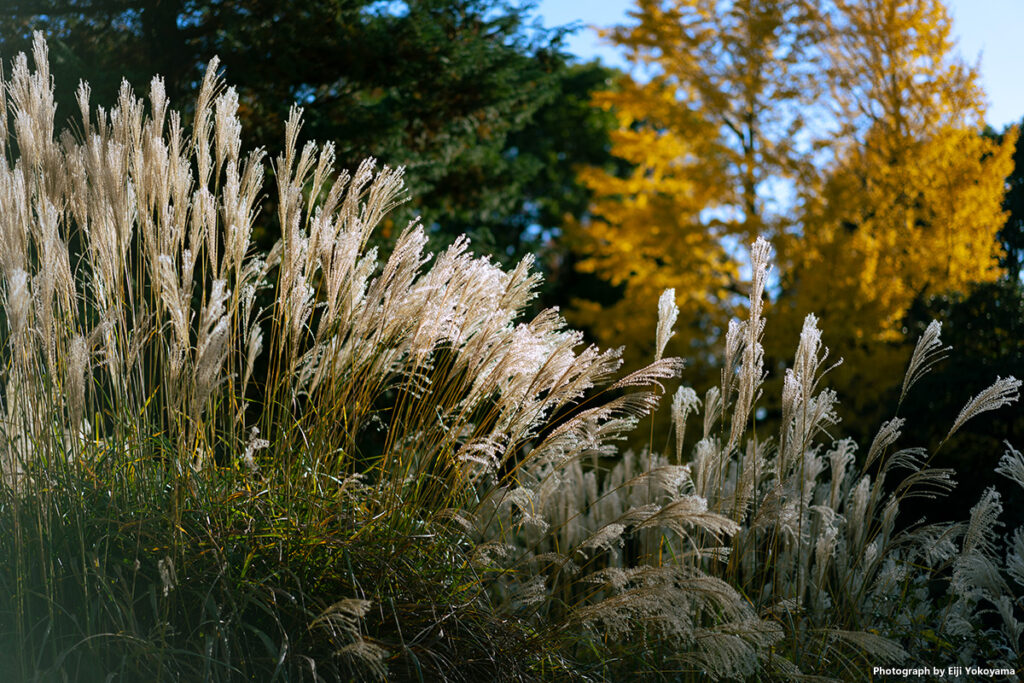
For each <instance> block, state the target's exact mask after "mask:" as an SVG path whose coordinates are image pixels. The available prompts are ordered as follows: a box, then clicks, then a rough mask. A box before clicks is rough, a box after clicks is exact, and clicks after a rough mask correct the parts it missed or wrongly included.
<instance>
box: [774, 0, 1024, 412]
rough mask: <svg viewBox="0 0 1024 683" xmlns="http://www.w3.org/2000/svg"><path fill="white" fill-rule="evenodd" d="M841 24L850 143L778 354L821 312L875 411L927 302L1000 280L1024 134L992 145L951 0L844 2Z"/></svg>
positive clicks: (826, 191) (839, 64)
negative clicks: (914, 310) (1008, 203)
mask: <svg viewBox="0 0 1024 683" xmlns="http://www.w3.org/2000/svg"><path fill="white" fill-rule="evenodd" d="M833 21H834V22H835V23H834V26H833V31H832V35H833V38H832V40H831V41H830V43H829V47H830V52H831V67H832V68H831V74H832V76H833V78H834V87H835V88H836V91H837V92H836V98H835V101H836V103H837V105H838V106H837V111H836V117H837V120H838V121H839V122H840V123H841V126H842V127H841V130H842V133H843V134H842V136H841V137H840V138H839V143H838V144H837V145H836V157H835V160H834V161H833V163H832V164H830V165H829V166H828V167H827V168H825V169H824V173H823V175H822V178H821V179H820V180H819V182H817V183H815V184H814V185H812V186H810V187H809V188H808V191H807V193H806V198H805V203H804V211H803V215H802V216H801V225H802V231H801V233H802V236H801V238H800V239H799V240H796V241H795V244H794V245H792V246H791V250H792V253H791V254H790V258H789V259H788V260H789V261H790V263H791V264H792V269H791V271H790V272H789V273H788V274H787V276H786V277H785V279H784V281H783V285H784V293H783V297H782V299H781V301H780V303H782V304H784V305H783V306H781V307H780V308H781V309H782V310H781V311H780V313H782V314H783V318H784V319H785V320H784V321H781V322H783V324H781V325H780V328H783V329H785V328H787V327H788V329H789V331H790V335H789V336H790V339H779V341H778V344H779V348H780V349H781V348H782V346H783V345H784V344H787V343H791V338H792V336H793V335H795V334H798V330H799V325H800V321H802V319H803V316H804V315H805V314H806V313H807V312H810V311H814V312H815V313H817V314H818V315H819V316H820V318H821V320H822V325H823V327H824V328H825V329H828V330H829V334H828V335H827V337H826V343H828V344H829V345H830V346H831V347H832V348H833V354H834V356H842V357H844V358H845V359H846V361H847V362H846V363H845V364H844V366H845V367H844V368H842V369H840V370H839V371H838V372H836V373H835V374H834V376H833V381H834V383H836V384H837V386H838V387H839V389H840V391H844V393H846V394H848V395H849V399H850V402H852V403H854V404H857V403H859V404H861V405H860V406H855V407H863V406H864V405H867V404H870V403H872V402H876V401H877V400H878V398H879V396H880V395H881V392H882V391H883V390H884V389H886V388H888V387H889V386H890V385H891V384H892V383H893V382H894V379H893V378H895V377H898V376H899V375H900V373H901V371H902V366H903V365H904V364H905V363H906V361H907V359H908V358H909V347H908V346H907V345H906V344H905V343H904V333H903V329H902V327H903V320H904V317H905V315H906V313H907V311H908V309H909V307H910V306H911V304H912V303H913V301H914V300H915V299H916V298H918V297H924V296H929V295H932V294H938V293H941V292H947V291H960V292H967V291H969V290H970V289H971V288H972V287H973V286H974V285H976V284H978V283H983V282H991V281H993V280H995V279H997V278H998V277H999V276H1000V274H1001V271H1000V269H999V266H998V257H999V256H1000V247H999V243H998V241H997V239H996V234H997V232H998V231H999V229H1000V228H1001V227H1002V225H1003V224H1004V222H1005V220H1006V215H1005V213H1004V212H1003V210H1002V200H1003V195H1004V193H1005V185H1004V183H1005V178H1006V177H1007V176H1008V175H1009V174H1010V172H1011V171H1012V168H1013V167H1012V163H1013V162H1012V154H1013V150H1014V146H1015V143H1016V135H1014V134H1011V135H1008V136H1006V137H1005V139H1004V140H1003V141H1002V143H1001V144H1000V143H997V142H995V141H994V140H991V139H988V138H984V137H982V136H981V134H980V133H981V131H980V127H981V125H982V122H983V120H984V102H983V93H982V91H981V88H980V86H979V84H978V78H977V73H976V72H975V71H974V70H973V69H970V68H968V67H966V66H965V65H964V64H963V63H962V62H960V61H959V60H958V59H956V57H955V56H954V44H953V41H952V38H951V29H952V26H951V22H950V19H949V16H948V13H947V12H946V9H945V7H944V6H943V5H942V3H941V2H939V1H938V0H914V1H912V2H906V1H897V0H859V1H858V2H839V3H837V11H836V14H835V17H834V19H833ZM793 247H795V248H793ZM785 322H788V325H785V324H784V323H785ZM854 368H857V371H856V372H857V374H854V370H853V369H854Z"/></svg>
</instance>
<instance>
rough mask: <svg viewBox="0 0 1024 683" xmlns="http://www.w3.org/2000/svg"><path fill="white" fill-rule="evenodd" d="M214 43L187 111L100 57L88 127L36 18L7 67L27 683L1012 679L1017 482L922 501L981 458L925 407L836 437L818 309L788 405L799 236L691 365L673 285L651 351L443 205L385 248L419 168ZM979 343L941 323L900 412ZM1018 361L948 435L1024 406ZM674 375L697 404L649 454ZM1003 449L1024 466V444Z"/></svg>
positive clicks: (1010, 476) (1, 390) (7, 188)
mask: <svg viewBox="0 0 1024 683" xmlns="http://www.w3.org/2000/svg"><path fill="white" fill-rule="evenodd" d="M216 73H217V63H216V61H214V62H213V63H211V64H210V66H209V69H208V71H207V72H206V77H205V80H204V81H203V83H202V87H201V89H200V92H199V95H198V98H197V100H196V102H195V103H194V105H190V106H189V107H188V111H189V112H190V119H191V120H192V121H193V123H192V125H191V127H186V126H184V125H183V119H182V116H181V115H180V114H179V113H178V112H177V111H175V110H174V109H173V108H172V107H171V106H170V104H169V103H168V100H167V98H166V96H165V94H164V88H163V84H162V81H161V80H160V78H154V79H153V81H152V84H151V87H150V92H149V93H148V97H146V98H145V99H142V98H139V97H137V96H136V94H135V93H133V92H132V91H131V89H130V88H129V87H128V86H127V85H124V86H123V87H122V89H121V92H120V96H119V98H118V102H117V105H116V107H114V108H112V109H111V110H110V111H104V110H103V109H102V108H96V109H94V108H93V107H91V105H90V92H89V88H88V86H87V85H84V84H83V85H82V86H81V87H80V88H79V91H78V101H77V111H78V112H79V113H78V114H77V115H76V116H75V117H74V122H73V123H72V124H70V125H69V127H68V128H66V129H65V130H58V129H56V127H55V123H54V121H55V111H56V104H55V102H54V100H53V87H52V82H51V77H50V74H49V72H48V64H47V47H46V44H45V42H44V41H43V39H42V38H41V37H40V36H39V35H37V36H36V41H35V46H34V52H33V55H32V58H31V59H29V58H28V57H26V56H25V55H19V56H18V57H17V58H16V59H15V60H14V62H13V64H12V65H11V66H10V68H8V69H5V74H6V76H5V80H4V81H3V83H2V97H0V317H2V320H0V360H2V363H0V679H2V680H5V681H144V680H149V681H236V680H238V681H242V680H254V681H255V680H258V681H335V680H343V681H348V680H357V681H363V680H366V681H375V680H381V681H384V680H387V681H392V680H393V681H466V682H467V683H479V682H480V681H548V680H555V681H561V680H565V681H632V680H651V681H704V680H729V681H734V680H751V681H767V680H779V681H796V680H807V681H824V680H839V681H848V680H887V679H886V675H893V674H885V673H884V671H890V672H891V671H893V670H896V671H899V670H904V669H911V668H915V667H916V668H920V667H924V666H928V667H950V666H961V667H963V668H962V670H961V671H960V672H959V674H957V673H956V672H951V673H947V674H943V675H942V676H936V677H935V678H937V679H941V680H957V679H958V678H959V679H960V680H977V679H978V676H975V675H974V674H972V673H970V671H971V670H970V669H969V668H968V667H975V668H979V667H980V668H984V669H986V670H987V671H992V672H994V673H992V674H991V675H988V678H989V679H993V680H1019V674H1016V673H1014V672H1019V671H1021V670H1022V667H1024V657H1022V646H1024V642H1022V634H1024V622H1022V620H1024V592H1022V589H1024V529H1015V530H1014V529H1006V528H1004V527H1003V526H1002V524H1001V522H1000V515H1001V513H1002V503H1001V497H1000V493H999V491H998V490H997V488H990V489H989V490H987V491H986V492H985V493H984V494H983V495H982V497H981V498H980V500H978V501H976V502H973V501H972V502H969V503H967V504H966V506H965V508H966V507H970V506H971V505H973V507H971V511H970V516H969V518H968V519H964V520H963V521H961V522H958V523H943V524H934V523H929V522H928V521H927V520H914V519H907V518H905V516H901V510H902V509H903V506H904V504H905V503H906V502H907V501H909V500H912V499H914V498H916V497H921V496H929V497H943V496H952V497H956V496H957V493H956V490H955V474H956V473H955V472H952V471H949V470H944V469H937V468H934V467H932V466H931V465H930V463H931V460H932V457H933V455H934V454H933V453H929V452H926V451H925V450H923V449H920V448H916V447H914V445H913V444H904V443H902V441H901V439H900V436H901V430H902V429H903V426H904V422H903V419H902V418H901V417H900V416H899V415H898V414H897V415H893V416H892V418H891V419H890V420H889V421H887V422H885V423H884V424H882V425H881V426H880V428H879V430H878V433H877V435H876V436H875V437H874V439H873V441H872V442H871V443H864V444H857V443H854V442H853V441H852V440H849V439H844V438H842V425H841V424H839V423H838V420H837V418H836V402H837V397H836V394H835V393H834V392H833V391H832V390H830V389H829V388H828V375H827V372H828V370H829V368H830V367H831V366H832V365H833V363H834V361H835V360H836V359H833V358H830V357H829V356H828V351H827V349H825V348H824V347H823V345H822V342H821V332H820V330H819V329H818V326H817V320H816V318H815V317H814V316H808V317H807V319H806V321H805V323H804V327H803V331H802V333H801V335H800V338H799V340H796V339H795V340H793V341H794V344H795V345H796V353H795V356H794V357H793V360H792V362H791V363H790V364H789V369H788V370H786V371H785V378H784V385H783V386H784V388H783V391H782V396H781V405H782V418H781V427H779V428H778V429H773V430H771V431H768V429H767V428H765V427H763V426H762V425H761V424H760V423H759V421H758V419H757V415H758V410H757V409H758V405H759V401H760V400H761V395H762V384H763V382H764V381H765V379H766V369H765V361H764V353H763V349H762V345H761V340H762V335H763V332H764V328H765V324H766V323H765V317H764V303H763V300H764V289H765V283H766V278H767V277H768V273H769V268H770V266H769V260H770V247H769V245H768V243H767V242H765V241H764V240H758V241H757V242H756V243H754V244H753V245H752V247H751V262H752V264H753V276H752V283H751V292H750V306H749V317H748V318H747V319H746V320H744V321H734V322H733V323H732V324H731V325H730V326H729V328H728V330H727V331H726V332H725V334H724V335H723V338H724V345H723V348H722V349H721V350H720V354H719V357H720V359H721V383H720V385H719V386H717V387H715V388H713V389H711V390H710V391H708V392H707V393H706V394H704V395H703V396H698V395H697V393H695V392H694V391H693V390H692V389H689V388H687V387H686V386H680V384H679V378H680V377H681V376H683V375H684V372H685V371H684V369H683V364H682V362H681V361H680V360H679V359H676V358H669V357H662V350H663V349H664V348H665V346H666V344H667V342H668V340H669V338H670V337H671V336H672V334H673V326H674V325H675V323H676V318H677V316H678V310H677V309H676V307H675V304H674V297H673V295H672V292H666V294H665V296H663V297H662V300H661V305H660V308H659V322H658V325H657V329H652V330H650V334H651V336H652V338H653V339H655V340H656V349H657V350H658V352H657V354H656V357H655V358H654V359H652V362H651V363H650V364H649V365H648V366H647V367H645V368H643V369H641V370H639V371H636V372H632V373H629V374H625V373H623V372H621V371H620V359H619V357H620V353H621V350H602V349H598V348H595V347H593V346H586V345H584V344H583V337H582V334H581V333H579V332H577V331H574V330H572V329H568V328H567V326H566V324H565V322H564V321H563V319H562V318H561V317H560V315H559V314H558V312H557V311H556V310H545V311H543V312H541V313H539V314H537V315H536V316H535V317H532V319H531V318H528V317H527V316H526V315H525V311H526V310H527V309H528V307H529V304H530V302H531V299H532V297H533V296H534V292H535V290H536V288H537V286H538V284H539V282H538V280H539V277H538V275H536V274H535V273H534V272H533V271H532V270H531V261H530V260H525V261H523V262H522V263H520V264H519V265H518V266H517V267H516V268H514V269H513V270H511V271H506V270H503V269H502V268H500V267H498V266H496V265H494V264H493V263H491V262H490V261H489V260H488V259H486V258H478V257H475V256H474V255H473V254H472V253H471V251H470V247H469V244H468V243H467V242H466V241H465V240H460V241H457V242H456V243H454V244H452V245H451V246H450V247H449V248H448V249H447V250H446V251H444V252H442V253H438V254H433V255H431V254H427V253H425V251H424V250H425V244H426V241H427V240H426V236H425V233H424V230H423V228H422V227H420V226H419V225H417V224H415V223H414V224H412V225H409V226H408V227H407V228H405V229H404V231H402V232H401V234H400V237H399V238H398V240H397V243H396V245H395V247H394V249H393V251H391V253H390V254H389V255H388V256H387V257H386V258H383V257H379V256H378V254H377V252H376V250H375V249H373V248H370V247H369V246H368V245H369V243H370V236H371V234H372V231H373V230H374V228H375V226H377V225H378V224H379V223H380V222H381V221H382V219H384V218H385V217H386V216H387V214H388V211H389V209H391V208H392V207H394V206H395V205H396V204H397V203H398V202H400V201H402V199H403V196H404V195H403V189H402V187H403V185H402V171H401V170H400V169H399V170H396V169H392V168H387V167H383V168H377V167H376V165H375V163H374V162H373V161H367V162H366V163H365V164H363V165H362V166H361V167H359V168H358V169H356V170H355V171H354V172H353V173H351V175H350V174H349V173H347V172H344V171H341V172H339V171H337V170H336V169H335V168H334V163H333V159H334V154H333V148H332V146H331V144H329V143H328V144H323V145H318V144H315V143H312V142H303V141H302V130H301V129H302V116H301V112H300V111H299V110H298V109H295V110H293V111H292V115H291V117H290V118H289V120H288V122H287V125H286V127H285V130H284V137H285V146H284V150H285V151H284V153H283V154H282V155H281V156H279V157H277V158H275V159H266V158H265V156H266V155H265V154H264V153H263V152H262V151H261V150H260V149H257V150H243V149H242V145H241V142H240V140H241V136H240V133H241V125H240V122H239V118H238V106H239V102H238V97H237V95H236V93H235V91H234V90H233V89H231V88H229V87H226V86H225V84H224V83H222V82H221V81H220V80H219V79H218V77H217V75H216ZM69 104H71V103H62V106H63V107H68V105H69ZM71 109H72V110H74V107H71ZM61 111H62V112H65V111H67V109H62V110H61ZM261 212H262V213H261ZM257 220H270V221H274V222H276V224H277V225H279V226H280V234H281V239H280V241H279V242H278V243H277V244H276V246H274V248H273V249H272V250H271V251H270V252H269V253H260V252H259V251H258V250H257V249H256V248H255V247H254V245H253V243H252V239H251V236H252V230H253V226H254V223H255V222H256V221H257ZM948 352H949V350H948V349H947V348H946V347H945V346H944V345H943V343H942V341H941V339H940V328H939V325H938V324H937V323H936V324H933V325H932V326H931V327H929V328H928V330H927V332H926V333H925V334H924V336H923V337H922V338H921V340H920V342H919V343H918V345H917V348H916V350H915V352H914V354H913V358H912V360H911V362H910V364H909V367H908V368H907V373H906V378H905V380H904V382H903V399H901V405H902V404H903V402H904V399H905V401H906V402H910V401H913V400H914V385H915V382H916V381H917V380H918V379H919V378H920V377H921V376H922V375H923V374H924V373H926V372H928V370H929V369H930V368H931V366H932V365H933V364H935V363H936V362H938V361H939V360H941V358H942V356H944V355H945V354H947V353H948ZM993 379H994V382H993V384H992V385H991V387H990V388H989V389H987V390H985V391H984V392H982V393H980V394H979V395H977V396H974V397H969V396H965V397H964V398H965V407H964V409H963V411H962V412H961V413H960V415H959V417H958V418H957V419H956V421H955V423H954V424H952V425H942V426H938V427H936V429H941V430H942V431H943V432H948V434H947V439H948V436H949V435H952V434H953V433H955V432H956V431H957V430H958V429H959V428H960V427H961V426H962V425H963V424H964V423H965V422H966V421H968V420H970V419H971V418H972V417H974V416H976V415H978V414H980V413H983V412H985V411H989V410H995V409H1002V408H1004V407H1005V406H1008V405H1009V404H1012V403H1014V402H1015V401H1017V399H1018V396H1019V388H1020V384H1021V383H1020V381H1019V380H1017V379H1014V378H1012V377H1008V378H993ZM659 404H664V405H662V406H661V408H662V409H663V410H666V411H670V413H671V424H672V429H671V431H670V433H653V434H652V435H651V437H650V438H649V439H648V441H649V445H648V447H646V448H644V449H641V450H626V449H625V439H626V437H627V436H628V435H629V434H630V433H632V432H633V431H634V430H636V429H640V430H647V431H650V430H651V427H650V425H651V422H650V421H649V420H648V418H649V416H650V415H651V414H652V412H653V411H655V410H656V409H657V408H658V407H659ZM1010 409H1015V408H1010ZM940 448H941V446H940ZM997 471H998V472H999V473H1000V474H1002V475H1005V479H1003V480H1001V483H1003V484H1005V485H1006V486H1007V487H1014V486H1024V455H1022V454H1021V453H1019V452H1018V451H1016V450H1014V448H1013V447H1011V446H1010V445H1007V447H1006V454H1005V455H1004V456H1003V458H1002V460H1001V461H1000V464H999V468H998V470H997ZM958 504H959V505H961V506H964V503H963V501H958ZM880 671H881V672H882V673H880ZM986 675H987V674H986ZM927 679H928V678H927V676H922V677H921V680H927Z"/></svg>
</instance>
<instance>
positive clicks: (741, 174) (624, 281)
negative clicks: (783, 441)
mask: <svg viewBox="0 0 1024 683" xmlns="http://www.w3.org/2000/svg"><path fill="white" fill-rule="evenodd" d="M630 16H631V17H632V18H633V19H634V20H635V22H636V23H635V24H633V25H629V26H622V27H618V28H615V29H612V30H610V31H608V32H606V34H605V35H606V37H607V38H608V39H610V40H611V41H612V42H613V43H615V44H617V45H619V46H621V47H623V48H624V49H625V50H626V52H627V56H628V58H629V59H630V60H631V62H632V63H633V64H635V65H637V68H638V74H637V75H638V77H637V78H636V79H633V78H627V79H625V80H624V82H622V83H621V84H620V87H619V88H618V89H617V90H615V91H612V92H605V93H602V94H600V95H598V96H597V98H596V102H595V103H596V104H597V105H598V106H601V107H605V108H607V109H611V110H613V111H614V112H616V114H617V116H618V122H619V129H618V130H617V131H616V132H614V134H613V135H612V152H613V154H614V155H615V156H617V157H619V158H620V159H622V160H623V161H625V162H627V165H628V166H629V168H630V170H629V171H628V172H626V173H614V172H611V171H608V170H606V169H596V168H588V169H585V170H584V171H582V178H583V180H584V182H585V183H586V185H587V186H588V187H589V188H590V189H591V191H592V192H593V194H594V201H593V205H592V207H591V210H590V212H589V215H588V216H587V217H586V218H585V219H584V220H583V221H581V222H580V223H577V224H572V225H570V226H568V229H567V233H568V236H569V240H570V244H571V246H572V247H573V249H574V250H575V251H576V253H577V254H578V256H579V260H578V262H577V268H578V269H579V270H581V271H583V272H586V273H592V274H593V275H595V276H596V277H598V278H600V279H602V280H605V281H607V282H608V283H610V284H611V285H613V286H616V287H619V288H620V289H621V298H620V299H619V300H618V301H617V302H615V303H613V304H611V305H607V304H606V305H604V306H603V307H602V306H601V305H600V304H599V303H597V302H594V301H586V300H582V301H577V302H576V306H575V309H576V310H575V319H574V321H575V322H576V323H578V324H581V325H586V326H588V327H589V328H590V329H591V330H592V331H593V332H594V334H595V336H596V337H597V338H598V339H599V340H600V341H602V342H604V343H615V344H618V343H623V342H624V343H626V344H627V347H628V348H629V349H631V351H634V352H638V353H639V354H644V353H648V352H649V350H650V347H651V346H652V344H653V331H654V327H655V314H656V309H657V304H656V302H657V300H658V297H659V295H660V293H661V292H662V291H663V290H664V289H665V288H668V287H673V288H675V291H676V293H677V304H678V305H679V307H680V310H681V322H682V325H681V329H680V334H679V335H677V337H676V340H675V342H674V343H675V348H674V352H675V353H681V354H683V355H686V356H691V357H692V356H694V355H698V354H699V353H700V350H701V348H702V346H703V344H705V343H706V342H707V341H709V340H711V339H713V338H714V336H715V335H716V332H717V331H718V330H720V329H721V327H722V324H723V321H724V318H725V317H726V316H728V315H729V313H730V306H729V304H730V302H731V301H732V300H733V299H734V298H735V297H734V296H733V295H734V294H736V293H737V292H739V291H741V287H740V272H741V269H740V263H739V260H738V256H737V255H738V252H739V250H738V249H737V248H736V247H737V245H739V244H744V243H749V242H750V240H751V239H753V238H754V237H755V236H756V235H761V234H769V235H771V234H778V233H781V232H784V231H785V229H786V228H787V227H789V226H790V224H789V223H787V219H788V215H787V212H786V211H785V210H783V209H784V207H783V206H782V204H783V203H780V202H777V201H775V200H774V199H773V196H775V197H777V196H778V194H779V192H778V191H779V188H780V187H782V188H786V187H788V188H792V186H793V182H794V181H798V182H799V181H800V180H801V179H802V177H803V176H804V175H805V174H806V172H807V169H808V167H809V165H808V155H807V147H808V145H803V144H801V134H802V132H803V131H804V130H805V128H806V126H805V122H804V114H803V112H804V110H805V107H806V106H807V105H808V104H809V102H810V101H812V100H813V99H814V97H815V94H816V90H815V88H814V87H813V85H814V80H813V79H812V78H810V76H811V75H812V73H813V69H814V68H815V67H814V64H815V62H814V60H813V59H812V58H811V57H812V53H811V48H812V47H813V45H814V44H815V42H816V41H815V36H816V31H817V30H818V29H819V28H820V26H821V23H820V22H819V21H817V20H816V13H815V12H814V11H813V9H811V8H809V7H808V6H807V5H806V4H805V3H803V2H800V1H798V0H736V1H730V2H726V1H723V0H639V2H638V4H637V6H636V8H635V9H634V10H633V11H632V12H631V13H630ZM641 72H642V73H641ZM804 137H806V136H804ZM805 141H806V140H805ZM789 191H790V192H791V190H789ZM783 193H785V191H784V192H783Z"/></svg>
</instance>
